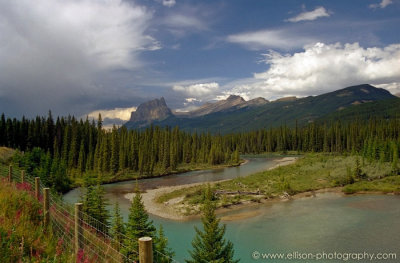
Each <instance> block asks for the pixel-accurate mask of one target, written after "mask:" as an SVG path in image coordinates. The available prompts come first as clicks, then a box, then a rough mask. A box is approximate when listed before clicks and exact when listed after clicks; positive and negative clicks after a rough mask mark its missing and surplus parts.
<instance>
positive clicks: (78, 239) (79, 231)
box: [74, 203, 83, 258]
mask: <svg viewBox="0 0 400 263" xmlns="http://www.w3.org/2000/svg"><path fill="white" fill-rule="evenodd" d="M82 205H83V204H82V203H75V237H74V239H75V240H74V243H75V256H76V257H77V258H78V254H79V250H80V249H81V248H82V244H83V242H82V239H83V228H82Z"/></svg>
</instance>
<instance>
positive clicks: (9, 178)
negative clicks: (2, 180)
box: [8, 164, 13, 183]
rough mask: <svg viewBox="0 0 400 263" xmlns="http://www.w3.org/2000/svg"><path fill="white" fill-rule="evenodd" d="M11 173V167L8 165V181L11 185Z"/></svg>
mask: <svg viewBox="0 0 400 263" xmlns="http://www.w3.org/2000/svg"><path fill="white" fill-rule="evenodd" d="M12 172H13V167H12V165H11V164H10V166H9V167H8V181H9V182H10V183H11V182H12Z"/></svg>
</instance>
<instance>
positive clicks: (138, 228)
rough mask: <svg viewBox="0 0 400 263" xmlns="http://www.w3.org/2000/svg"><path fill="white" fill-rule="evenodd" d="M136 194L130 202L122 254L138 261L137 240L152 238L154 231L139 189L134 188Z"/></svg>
mask: <svg viewBox="0 0 400 263" xmlns="http://www.w3.org/2000/svg"><path fill="white" fill-rule="evenodd" d="M135 191H136V194H135V196H134V198H133V200H132V204H131V207H130V209H129V218H128V222H127V224H126V238H125V240H124V245H125V246H124V248H123V249H122V253H123V254H124V255H125V256H126V257H127V258H128V259H130V260H136V261H137V260H138V256H139V255H138V254H137V253H138V251H139V244H138V239H139V238H141V237H145V236H148V237H152V238H154V236H155V232H156V229H155V227H154V225H153V221H151V220H149V215H148V214H147V212H146V210H145V207H144V204H143V201H142V196H141V194H140V191H139V188H138V187H137V186H136V189H135Z"/></svg>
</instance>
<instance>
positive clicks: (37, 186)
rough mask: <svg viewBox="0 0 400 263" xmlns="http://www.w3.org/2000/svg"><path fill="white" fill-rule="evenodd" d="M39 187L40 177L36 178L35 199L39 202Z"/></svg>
mask: <svg viewBox="0 0 400 263" xmlns="http://www.w3.org/2000/svg"><path fill="white" fill-rule="evenodd" d="M39 187H40V178H39V177H35V197H36V199H37V200H39V194H40V191H39Z"/></svg>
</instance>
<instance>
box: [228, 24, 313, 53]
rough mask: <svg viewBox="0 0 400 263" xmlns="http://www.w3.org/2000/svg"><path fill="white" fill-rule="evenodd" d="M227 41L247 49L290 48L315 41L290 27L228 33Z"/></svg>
mask: <svg viewBox="0 0 400 263" xmlns="http://www.w3.org/2000/svg"><path fill="white" fill-rule="evenodd" d="M226 40H227V41H228V42H231V43H237V44H241V45H243V46H245V47H247V48H249V49H253V50H261V49H266V48H279V49H285V50H288V49H292V48H298V47H303V46H304V45H306V44H309V43H312V42H316V40H315V39H314V38H313V37H307V36H304V35H299V34H297V33H296V32H295V31H294V30H291V29H278V30H260V31H252V32H244V33H239V34H234V35H230V36H228V37H227V39H226Z"/></svg>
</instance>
